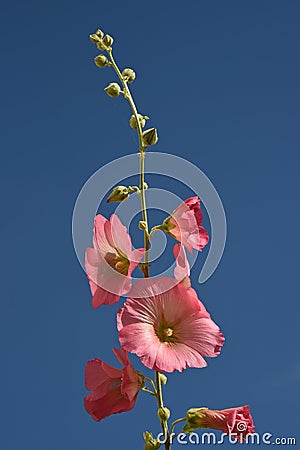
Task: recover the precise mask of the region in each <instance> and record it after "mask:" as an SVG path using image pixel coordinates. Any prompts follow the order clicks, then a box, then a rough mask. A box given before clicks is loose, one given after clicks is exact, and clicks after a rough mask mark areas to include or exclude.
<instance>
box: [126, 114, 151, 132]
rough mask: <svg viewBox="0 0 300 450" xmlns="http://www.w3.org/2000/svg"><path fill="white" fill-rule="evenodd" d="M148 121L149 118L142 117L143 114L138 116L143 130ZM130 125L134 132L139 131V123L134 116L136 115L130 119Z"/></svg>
mask: <svg viewBox="0 0 300 450" xmlns="http://www.w3.org/2000/svg"><path fill="white" fill-rule="evenodd" d="M148 119H149V117H148V116H142V115H141V114H138V120H139V122H140V124H141V128H144V126H145V125H146V120H148ZM129 125H130V126H131V128H133V129H134V130H137V129H138V127H137V121H136V118H135V115H134V114H132V116H131V117H130V120H129Z"/></svg>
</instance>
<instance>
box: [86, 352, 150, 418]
mask: <svg viewBox="0 0 300 450" xmlns="http://www.w3.org/2000/svg"><path fill="white" fill-rule="evenodd" d="M113 352H114V354H115V356H116V357H117V359H118V360H119V362H120V363H121V364H123V366H124V368H123V369H122V370H120V369H116V368H115V367H112V366H109V365H108V364H106V363H105V362H104V361H101V360H100V359H98V358H95V359H93V360H91V361H88V362H87V364H86V369H85V384H86V388H87V389H88V390H89V391H92V392H91V393H90V394H89V395H88V396H87V397H85V398H84V407H85V409H86V411H87V412H88V413H89V414H90V415H91V416H92V417H93V419H95V420H96V421H100V420H102V419H104V418H105V417H108V416H110V415H111V414H117V413H121V412H124V411H129V410H130V409H132V408H133V407H134V405H135V402H136V398H137V395H138V393H139V391H140V389H141V388H142V387H143V384H144V376H143V375H142V374H141V373H139V372H138V371H137V370H134V369H133V367H132V365H131V364H130V361H129V359H128V355H127V352H125V350H123V349H113Z"/></svg>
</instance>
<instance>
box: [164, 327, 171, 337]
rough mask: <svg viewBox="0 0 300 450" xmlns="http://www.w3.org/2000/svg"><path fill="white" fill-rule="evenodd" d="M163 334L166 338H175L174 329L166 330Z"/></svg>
mask: <svg viewBox="0 0 300 450" xmlns="http://www.w3.org/2000/svg"><path fill="white" fill-rule="evenodd" d="M163 333H164V336H166V337H171V336H173V330H172V328H165V329H164V331H163Z"/></svg>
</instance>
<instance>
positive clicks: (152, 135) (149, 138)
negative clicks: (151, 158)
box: [143, 128, 158, 147]
mask: <svg viewBox="0 0 300 450" xmlns="http://www.w3.org/2000/svg"><path fill="white" fill-rule="evenodd" d="M157 141H158V136H157V132H156V128H149V130H146V131H144V132H143V144H144V145H145V146H146V147H148V145H154V144H156V142H157Z"/></svg>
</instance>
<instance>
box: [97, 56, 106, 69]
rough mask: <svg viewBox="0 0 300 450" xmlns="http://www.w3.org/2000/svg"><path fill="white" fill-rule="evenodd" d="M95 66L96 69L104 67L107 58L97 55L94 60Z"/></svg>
mask: <svg viewBox="0 0 300 450" xmlns="http://www.w3.org/2000/svg"><path fill="white" fill-rule="evenodd" d="M94 61H95V64H96V66H97V67H101V68H102V67H105V66H106V65H107V58H106V56H105V55H97V56H96V58H94Z"/></svg>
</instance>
